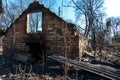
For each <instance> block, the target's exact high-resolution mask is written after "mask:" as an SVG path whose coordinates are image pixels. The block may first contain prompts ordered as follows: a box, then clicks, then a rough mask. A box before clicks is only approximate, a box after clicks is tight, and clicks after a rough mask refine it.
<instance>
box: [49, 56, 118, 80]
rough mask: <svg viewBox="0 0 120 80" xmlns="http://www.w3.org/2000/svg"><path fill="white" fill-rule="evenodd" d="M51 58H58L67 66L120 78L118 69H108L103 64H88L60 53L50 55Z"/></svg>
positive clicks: (114, 78)
mask: <svg viewBox="0 0 120 80" xmlns="http://www.w3.org/2000/svg"><path fill="white" fill-rule="evenodd" d="M49 59H53V60H56V61H58V62H60V63H63V64H66V65H67V66H73V67H75V68H78V69H82V70H85V71H89V72H91V73H94V74H97V75H100V76H103V77H106V78H108V79H112V80H120V75H119V74H120V73H119V72H118V71H117V70H113V69H108V68H106V67H104V68H103V67H101V66H99V67H97V66H95V65H93V64H90V63H89V64H87V63H84V62H78V61H76V60H71V59H68V58H65V57H63V56H58V55H52V56H49Z"/></svg>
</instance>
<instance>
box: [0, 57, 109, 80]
mask: <svg viewBox="0 0 120 80" xmlns="http://www.w3.org/2000/svg"><path fill="white" fill-rule="evenodd" d="M43 65H44V66H43ZM29 69H30V67H29V66H27V68H26V73H29ZM10 73H12V74H15V73H16V66H15V62H14V61H12V60H4V59H3V58H1V57H0V76H1V75H9V74H10ZM32 73H35V74H39V75H47V76H49V77H52V78H54V79H57V78H60V77H61V79H57V80H63V79H62V78H63V77H64V65H63V64H61V63H58V62H56V61H53V60H47V61H46V62H45V63H44V64H38V63H35V64H33V66H32ZM67 77H69V79H68V80H75V79H76V70H75V69H74V68H69V69H68V72H67ZM77 79H78V80H109V79H106V78H104V77H101V76H98V75H96V74H93V73H90V72H87V71H84V70H79V71H78V76H77Z"/></svg>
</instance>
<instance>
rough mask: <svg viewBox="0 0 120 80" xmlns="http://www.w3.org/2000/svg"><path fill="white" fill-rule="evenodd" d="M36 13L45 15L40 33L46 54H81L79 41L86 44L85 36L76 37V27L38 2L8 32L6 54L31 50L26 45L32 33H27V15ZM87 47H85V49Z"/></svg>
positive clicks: (5, 44)
mask: <svg viewBox="0 0 120 80" xmlns="http://www.w3.org/2000/svg"><path fill="white" fill-rule="evenodd" d="M35 12H42V14H43V15H42V32H40V33H39V32H38V33H39V34H43V35H44V36H43V35H42V38H44V39H42V40H44V44H45V47H46V53H47V54H48V55H52V54H60V55H64V53H67V56H68V57H73V55H76V56H78V53H79V52H80V51H79V48H80V46H79V41H80V39H83V41H81V43H82V42H83V43H84V38H83V36H82V37H80V35H81V34H79V35H75V32H78V31H77V28H76V27H75V25H74V24H70V23H67V22H66V21H64V20H63V19H61V18H60V17H58V16H57V15H56V14H54V13H52V12H51V11H50V10H49V9H47V8H45V7H44V6H43V5H41V4H39V3H38V2H34V3H32V4H30V5H29V7H28V8H27V9H26V10H25V11H24V12H23V13H22V14H21V15H20V16H19V18H18V19H16V20H15V21H14V22H13V23H12V24H11V26H10V28H9V29H8V30H7V32H6V35H5V38H4V41H3V44H4V45H3V49H4V54H7V55H9V54H10V53H13V52H15V51H17V52H18V51H24V52H25V51H26V50H29V46H28V45H26V40H28V39H29V37H30V33H27V32H26V28H27V14H29V13H35ZM38 36H41V35H38ZM31 37H32V36H31ZM36 38H37V34H36ZM39 39H41V38H39ZM31 41H32V40H31ZM33 41H34V40H33ZM85 45H87V44H85ZM85 45H83V47H84V46H85ZM81 47H82V46H81Z"/></svg>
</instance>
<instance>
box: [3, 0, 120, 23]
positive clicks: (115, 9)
mask: <svg viewBox="0 0 120 80" xmlns="http://www.w3.org/2000/svg"><path fill="white" fill-rule="evenodd" d="M3 1H4V0H3ZM7 1H9V2H10V1H11V2H15V1H16V0H7ZM63 1H70V0H63ZM61 2H62V0H58V3H60V4H59V5H58V6H56V7H59V6H60V5H61ZM104 6H105V7H106V13H107V17H111V16H115V17H117V16H120V10H119V8H120V0H105V4H104ZM56 9H58V8H56ZM63 9H64V10H63V12H62V15H61V16H62V18H64V19H66V20H73V21H75V15H74V10H73V8H65V7H64V8H63ZM52 11H54V10H52ZM56 13H57V12H56Z"/></svg>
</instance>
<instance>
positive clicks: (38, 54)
mask: <svg viewBox="0 0 120 80" xmlns="http://www.w3.org/2000/svg"><path fill="white" fill-rule="evenodd" d="M26 44H27V45H28V46H29V53H30V54H31V55H32V57H33V58H35V59H36V61H43V60H44V59H45V55H46V50H45V47H44V43H43V42H41V41H40V42H36V43H34V42H27V43H26Z"/></svg>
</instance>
